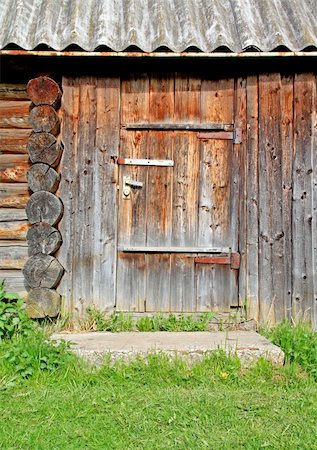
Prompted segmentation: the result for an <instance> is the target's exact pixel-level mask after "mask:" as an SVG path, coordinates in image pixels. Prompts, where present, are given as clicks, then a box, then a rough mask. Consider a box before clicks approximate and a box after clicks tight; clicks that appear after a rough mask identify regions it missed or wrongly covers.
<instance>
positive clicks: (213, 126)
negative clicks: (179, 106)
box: [122, 122, 233, 131]
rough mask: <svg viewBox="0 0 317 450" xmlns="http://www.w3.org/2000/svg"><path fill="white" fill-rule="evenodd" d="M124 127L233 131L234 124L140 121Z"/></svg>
mask: <svg viewBox="0 0 317 450" xmlns="http://www.w3.org/2000/svg"><path fill="white" fill-rule="evenodd" d="M122 128H125V129H127V130H158V131H160V130H161V131H169V130H171V131H173V130H175V131H177V130H179V131H207V130H219V131H221V130H222V131H233V124H231V123H222V122H219V123H218V122H208V123H182V122H172V123H169V122H152V123H151V122H138V123H126V124H124V125H122Z"/></svg>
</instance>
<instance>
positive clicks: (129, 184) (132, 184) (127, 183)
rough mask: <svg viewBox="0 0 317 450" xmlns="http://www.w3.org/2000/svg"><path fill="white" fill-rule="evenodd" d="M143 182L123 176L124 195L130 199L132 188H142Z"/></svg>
mask: <svg viewBox="0 0 317 450" xmlns="http://www.w3.org/2000/svg"><path fill="white" fill-rule="evenodd" d="M142 187H143V182H142V181H136V180H131V179H130V178H129V177H123V188H122V197H123V198H124V199H126V200H127V199H129V198H130V194H131V188H142Z"/></svg>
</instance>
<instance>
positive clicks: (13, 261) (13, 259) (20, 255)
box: [0, 240, 28, 269]
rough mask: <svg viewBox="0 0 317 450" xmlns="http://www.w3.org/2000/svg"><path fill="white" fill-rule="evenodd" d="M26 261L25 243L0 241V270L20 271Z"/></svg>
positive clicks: (26, 250)
mask: <svg viewBox="0 0 317 450" xmlns="http://www.w3.org/2000/svg"><path fill="white" fill-rule="evenodd" d="M27 259H28V249H27V244H26V242H25V241H1V240H0V269H22V268H23V267H24V264H25V263H26V261H27Z"/></svg>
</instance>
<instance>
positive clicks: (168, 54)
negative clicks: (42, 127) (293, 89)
mask: <svg viewBox="0 0 317 450" xmlns="http://www.w3.org/2000/svg"><path fill="white" fill-rule="evenodd" d="M1 55H8V56H44V57H65V56H66V57H81V58H82V57H95V58H109V57H110V58H209V59H213V58H214V59H217V58H237V59H240V58H298V57H305V58H317V51H307V52H304V51H301V52H289V51H285V52H240V53H234V52H228V53H227V52H211V53H203V52H179V53H177V52H149V53H147V52H86V51H56V50H0V56H1Z"/></svg>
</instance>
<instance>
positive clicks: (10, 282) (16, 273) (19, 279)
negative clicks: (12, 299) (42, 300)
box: [0, 269, 27, 298]
mask: <svg viewBox="0 0 317 450" xmlns="http://www.w3.org/2000/svg"><path fill="white" fill-rule="evenodd" d="M0 280H4V282H5V290H6V291H8V292H17V293H18V294H19V295H20V296H22V297H23V298H25V297H26V295H27V286H25V283H24V276H23V274H22V270H19V269H15V270H14V269H13V270H10V269H9V270H0Z"/></svg>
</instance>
